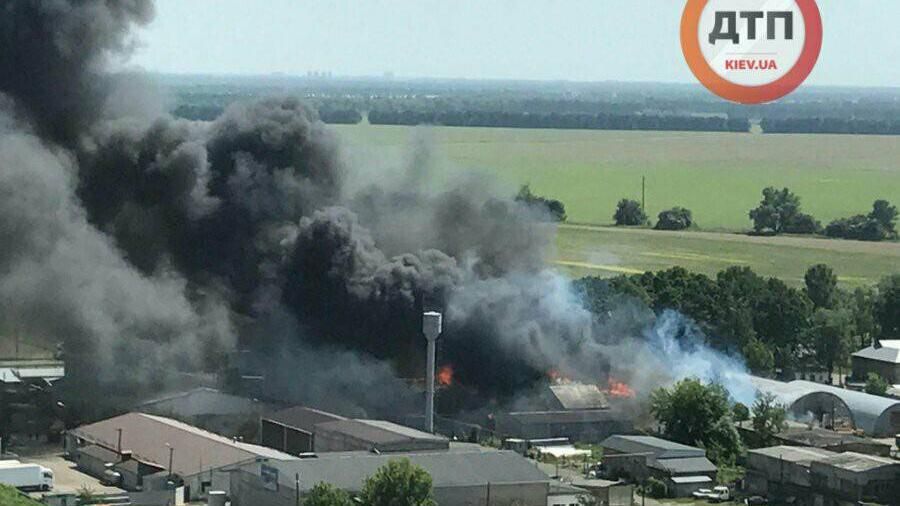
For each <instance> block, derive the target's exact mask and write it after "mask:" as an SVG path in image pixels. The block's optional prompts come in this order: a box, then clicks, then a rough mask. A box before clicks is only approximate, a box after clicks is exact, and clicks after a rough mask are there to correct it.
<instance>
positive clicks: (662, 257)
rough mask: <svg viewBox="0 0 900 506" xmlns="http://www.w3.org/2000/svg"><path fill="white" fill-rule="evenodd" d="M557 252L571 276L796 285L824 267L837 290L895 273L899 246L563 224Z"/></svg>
mask: <svg viewBox="0 0 900 506" xmlns="http://www.w3.org/2000/svg"><path fill="white" fill-rule="evenodd" d="M557 248H558V250H557V255H556V259H557V260H556V263H557V266H559V267H560V268H561V269H563V270H565V271H566V272H569V273H571V274H572V275H573V276H574V277H580V276H601V277H607V276H615V275H618V274H635V273H640V272H643V271H655V270H660V269H666V268H669V267H671V266H673V265H680V266H682V267H685V268H687V269H690V270H692V271H695V272H701V273H704V274H707V275H710V276H714V275H715V273H716V272H718V271H720V270H722V269H724V268H726V267H728V266H731V265H740V266H748V267H751V268H753V270H754V271H756V272H757V273H759V274H762V275H765V276H776V277H779V278H781V279H783V280H784V281H785V282H787V283H789V284H792V285H799V284H801V283H802V282H803V274H804V273H805V272H806V269H808V268H809V267H810V266H811V265H813V264H817V263H825V264H828V265H830V266H831V267H832V268H833V269H834V271H835V273H836V274H837V275H838V280H839V281H840V282H841V284H842V285H844V286H847V287H853V286H859V285H867V284H874V283H876V282H878V280H879V279H880V278H881V277H883V276H885V275H886V274H888V273H900V243H896V242H894V243H880V244H879V243H865V242H858V241H836V240H829V239H815V238H806V237H748V236H746V235H739V234H728V233H706V232H660V231H655V230H635V229H620V228H612V227H594V226H581V225H563V226H562V227H560V230H559V234H558V239H557Z"/></svg>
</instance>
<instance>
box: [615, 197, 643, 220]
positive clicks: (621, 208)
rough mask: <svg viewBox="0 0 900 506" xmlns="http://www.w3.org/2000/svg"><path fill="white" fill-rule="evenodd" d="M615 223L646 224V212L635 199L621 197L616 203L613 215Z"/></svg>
mask: <svg viewBox="0 0 900 506" xmlns="http://www.w3.org/2000/svg"><path fill="white" fill-rule="evenodd" d="M613 219H614V220H616V225H620V226H637V225H646V224H647V221H648V220H647V214H646V213H645V212H644V209H643V208H642V207H641V203H640V202H638V201H636V200H630V199H622V200H620V201H619V203H618V204H617V205H616V213H615V214H614V215H613Z"/></svg>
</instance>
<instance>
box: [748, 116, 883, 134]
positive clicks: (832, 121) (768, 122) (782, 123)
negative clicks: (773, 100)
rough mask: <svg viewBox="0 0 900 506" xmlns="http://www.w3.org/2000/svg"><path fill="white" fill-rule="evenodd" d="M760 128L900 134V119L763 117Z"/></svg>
mask: <svg viewBox="0 0 900 506" xmlns="http://www.w3.org/2000/svg"><path fill="white" fill-rule="evenodd" d="M760 128H762V131H763V133H767V134H794V133H804V134H856V135H900V119H870V118H854V117H849V118H848V117H811V118H809V117H805V118H804V117H801V118H763V119H762V121H760Z"/></svg>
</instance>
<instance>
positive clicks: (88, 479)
mask: <svg viewBox="0 0 900 506" xmlns="http://www.w3.org/2000/svg"><path fill="white" fill-rule="evenodd" d="M20 460H21V461H22V462H33V463H35V464H40V465H42V466H44V467H46V468H49V469H51V470H52V471H53V480H54V487H53V492H57V493H60V492H72V493H78V490H79V489H81V488H82V487H86V488H89V489H91V490H93V492H94V493H95V494H119V493H124V492H123V490H122V489H119V488H116V487H107V486H105V485H102V484H101V483H100V482H99V481H98V480H97V479H96V478H94V477H92V476H88V475H86V474H84V473H82V472H81V471H79V470H78V469H76V468H75V464H74V463H72V462H69V461H68V460H66V459H64V458H63V457H62V455H59V454H52V455H41V456H37V455H35V456H29V457H22V458H21V459H20Z"/></svg>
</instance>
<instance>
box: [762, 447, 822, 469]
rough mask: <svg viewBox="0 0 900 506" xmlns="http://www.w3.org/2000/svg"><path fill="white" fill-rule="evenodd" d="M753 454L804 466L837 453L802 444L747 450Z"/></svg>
mask: <svg viewBox="0 0 900 506" xmlns="http://www.w3.org/2000/svg"><path fill="white" fill-rule="evenodd" d="M747 453H748V454H751V455H762V456H765V457H769V458H772V459H777V460H783V461H785V462H791V463H793V464H797V465H800V466H804V467H809V465H810V463H812V461H814V460H821V459H825V458H828V457H831V456H834V455H837V453H834V452H830V451H828V450H822V449H820V448H805V447H802V446H771V447H769V448H758V449H756V450H749V451H748V452H747Z"/></svg>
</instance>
